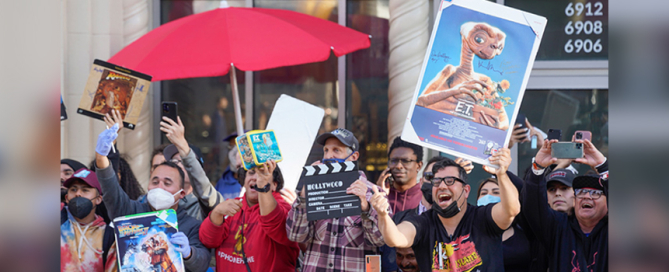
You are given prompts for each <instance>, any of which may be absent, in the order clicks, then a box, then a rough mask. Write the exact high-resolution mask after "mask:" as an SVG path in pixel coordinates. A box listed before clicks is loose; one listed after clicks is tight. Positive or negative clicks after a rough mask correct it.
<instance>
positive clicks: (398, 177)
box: [376, 137, 423, 214]
mask: <svg viewBox="0 0 669 272" xmlns="http://www.w3.org/2000/svg"><path fill="white" fill-rule="evenodd" d="M421 167H423V148H422V147H420V146H418V145H415V144H412V143H409V142H405V141H403V140H402V139H401V138H400V137H397V138H395V140H394V141H393V144H392V145H391V146H390V150H389V151H388V168H386V170H384V171H383V172H382V173H381V176H380V178H379V180H378V181H377V183H376V185H378V186H381V187H382V188H386V187H388V186H390V188H389V191H388V202H389V203H390V209H391V210H392V212H393V214H396V213H398V212H401V211H404V210H410V209H413V208H416V207H417V206H418V203H420V199H421V196H422V194H421V192H420V184H418V177H417V176H418V172H419V171H420V168H421ZM388 172H390V173H388ZM388 178H390V179H391V180H392V182H391V183H390V184H384V183H385V182H386V180H387V179H388Z"/></svg>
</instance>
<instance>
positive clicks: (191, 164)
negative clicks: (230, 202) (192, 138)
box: [160, 116, 223, 210]
mask: <svg viewBox="0 0 669 272" xmlns="http://www.w3.org/2000/svg"><path fill="white" fill-rule="evenodd" d="M160 130H161V131H162V132H165V136H166V137H167V139H168V140H170V142H171V143H172V144H174V146H176V147H177V150H178V151H179V155H180V156H181V158H182V159H183V161H182V163H183V164H184V167H185V168H186V171H187V172H188V174H189V175H190V177H191V185H192V186H193V193H194V194H195V196H196V197H197V198H198V200H199V201H200V202H201V203H203V204H205V205H206V206H207V207H208V208H209V210H212V209H214V207H216V205H218V204H219V203H221V201H223V197H222V196H221V194H220V193H219V192H218V191H217V190H216V188H214V186H213V185H211V182H210V181H209V178H208V177H207V173H205V172H204V169H203V168H202V165H200V163H199V162H198V161H197V157H196V156H195V152H193V151H192V150H191V148H190V146H188V141H186V137H185V136H184V132H185V127H184V125H183V123H182V122H181V118H180V117H178V116H177V122H174V120H172V119H170V118H167V117H164V116H163V121H162V122H160Z"/></svg>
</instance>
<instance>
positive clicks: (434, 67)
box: [402, 0, 546, 165]
mask: <svg viewBox="0 0 669 272" xmlns="http://www.w3.org/2000/svg"><path fill="white" fill-rule="evenodd" d="M545 25H546V20H545V18H543V17H539V16H536V15H533V14H529V13H526V12H523V11H520V10H517V9H513V8H509V7H505V6H502V5H498V4H495V3H490V2H487V1H481V0H471V1H462V0H453V1H452V2H442V6H441V8H440V12H439V14H438V15H437V20H436V22H435V28H434V29H435V30H434V31H433V32H434V33H433V36H432V38H431V41H430V45H429V47H428V51H427V52H426V56H425V59H424V62H423V69H422V73H421V76H420V79H419V81H418V84H417V86H416V90H415V93H414V100H413V103H412V106H411V109H410V110H409V115H408V117H407V121H408V122H407V124H405V128H404V131H403V132H402V139H403V140H405V141H409V142H412V143H416V144H419V145H423V146H426V147H429V148H432V149H436V150H439V151H442V152H445V153H449V154H451V155H454V156H458V157H463V158H466V159H469V160H472V161H473V162H477V163H480V164H485V165H490V164H489V162H488V161H487V158H488V157H489V156H490V155H491V154H493V153H494V152H496V151H497V150H498V149H499V148H501V147H504V146H506V143H507V142H508V139H509V136H510V133H511V129H510V128H511V126H512V124H511V122H510V120H514V119H513V118H512V117H514V116H515V115H516V114H517V111H518V108H519V107H520V103H521V101H522V97H523V94H524V92H525V86H526V85H527V80H528V79H529V72H530V71H531V68H532V64H533V62H534V58H535V56H536V52H537V50H538V48H539V42H540V41H541V35H542V34H543V29H544V28H545Z"/></svg>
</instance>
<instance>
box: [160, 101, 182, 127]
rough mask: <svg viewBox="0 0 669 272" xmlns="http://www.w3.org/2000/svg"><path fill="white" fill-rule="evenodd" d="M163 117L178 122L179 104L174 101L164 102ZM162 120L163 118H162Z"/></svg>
mask: <svg viewBox="0 0 669 272" xmlns="http://www.w3.org/2000/svg"><path fill="white" fill-rule="evenodd" d="M162 113H163V114H162V116H166V117H167V118H170V119H172V120H173V121H174V122H176V121H177V116H178V114H177V102H172V101H163V111H162ZM160 119H162V118H160Z"/></svg>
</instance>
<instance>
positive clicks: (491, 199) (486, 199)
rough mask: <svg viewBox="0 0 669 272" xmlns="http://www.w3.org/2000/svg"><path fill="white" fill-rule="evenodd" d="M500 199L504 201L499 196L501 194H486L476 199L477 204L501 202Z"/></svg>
mask: <svg viewBox="0 0 669 272" xmlns="http://www.w3.org/2000/svg"><path fill="white" fill-rule="evenodd" d="M500 201H502V199H501V198H499V196H494V195H485V196H483V197H481V198H479V200H478V201H476V205H478V206H485V205H488V204H490V203H497V202H500Z"/></svg>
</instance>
